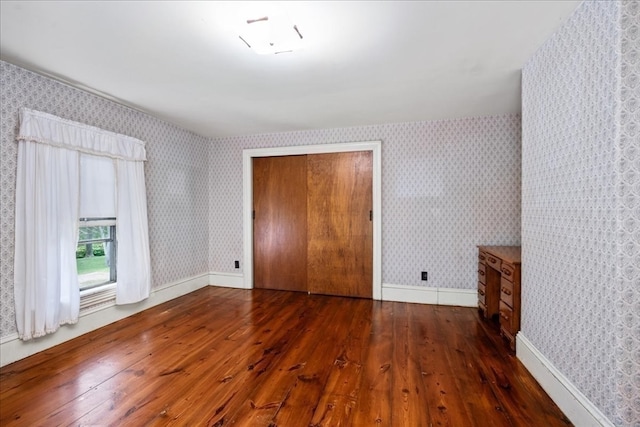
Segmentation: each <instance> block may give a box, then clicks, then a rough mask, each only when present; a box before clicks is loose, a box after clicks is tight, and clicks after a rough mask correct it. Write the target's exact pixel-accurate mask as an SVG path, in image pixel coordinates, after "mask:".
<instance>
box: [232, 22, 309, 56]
mask: <svg viewBox="0 0 640 427" xmlns="http://www.w3.org/2000/svg"><path fill="white" fill-rule="evenodd" d="M239 37H240V40H242V41H243V42H244V43H245V44H246V45H247V46H248V47H249V48H251V49H253V50H254V51H255V52H256V53H258V54H261V55H266V54H270V53H285V52H292V51H294V50H298V49H300V48H302V45H303V43H302V40H303V38H302V33H301V32H300V30H299V29H298V27H297V26H296V25H295V24H294V23H293V22H292V21H291V19H289V17H288V16H287V15H285V14H275V15H269V16H263V17H261V18H257V19H247V20H246V24H243V26H242V30H241V31H240V36H239Z"/></svg>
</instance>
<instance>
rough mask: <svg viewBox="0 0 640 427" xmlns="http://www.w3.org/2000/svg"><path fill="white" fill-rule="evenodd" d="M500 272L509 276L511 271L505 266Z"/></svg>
mask: <svg viewBox="0 0 640 427" xmlns="http://www.w3.org/2000/svg"><path fill="white" fill-rule="evenodd" d="M502 273H503V274H504V275H505V276H511V271H510V270H507V269H506V268H503V269H502Z"/></svg>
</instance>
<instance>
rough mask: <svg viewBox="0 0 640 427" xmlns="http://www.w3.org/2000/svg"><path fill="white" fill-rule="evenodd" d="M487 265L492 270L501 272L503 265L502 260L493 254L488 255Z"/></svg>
mask: <svg viewBox="0 0 640 427" xmlns="http://www.w3.org/2000/svg"><path fill="white" fill-rule="evenodd" d="M487 265H488V266H490V267H491V268H493V269H495V270H498V271H500V266H501V265H502V260H501V259H500V258H498V257H495V256H493V255H491V254H487Z"/></svg>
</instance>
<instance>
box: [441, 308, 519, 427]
mask: <svg viewBox="0 0 640 427" xmlns="http://www.w3.org/2000/svg"><path fill="white" fill-rule="evenodd" d="M433 310H434V311H435V312H436V315H435V316H434V318H433V327H434V329H437V330H439V331H447V341H446V342H447V345H445V346H442V348H441V350H442V353H441V354H442V358H441V360H442V362H443V363H445V364H446V368H445V371H446V372H448V373H449V374H448V375H447V377H448V378H449V380H450V383H451V389H450V391H451V392H453V391H454V390H455V403H456V404H457V405H458V407H456V408H451V406H449V409H453V410H449V414H450V415H455V416H459V415H461V414H462V415H466V417H467V418H466V419H465V420H464V425H469V426H482V425H483V423H484V418H485V417H486V415H487V414H492V416H491V419H492V423H493V425H495V426H496V427H507V426H511V425H512V422H511V420H510V417H509V415H508V414H506V413H505V412H504V411H503V409H502V407H501V403H500V401H499V399H497V397H496V396H495V394H494V391H493V388H492V385H491V383H490V380H488V379H487V378H489V377H488V375H487V372H486V370H485V369H484V365H483V364H482V363H481V362H480V360H479V358H478V357H477V356H478V355H477V353H476V352H475V347H470V346H469V345H468V344H469V342H470V341H468V338H470V337H472V336H473V334H472V332H471V330H467V331H465V330H464V328H456V327H451V325H452V324H457V323H455V320H454V316H455V310H457V308H452V307H447V308H446V309H445V310H441V309H440V307H434V308H433ZM474 342H475V341H474ZM453 373H455V374H453ZM451 394H452V395H453V393H451ZM450 397H452V396H450ZM453 402H454V400H453V399H449V405H451V403H453ZM460 422H462V420H460V421H453V422H452V424H451V425H460V424H459V423H460Z"/></svg>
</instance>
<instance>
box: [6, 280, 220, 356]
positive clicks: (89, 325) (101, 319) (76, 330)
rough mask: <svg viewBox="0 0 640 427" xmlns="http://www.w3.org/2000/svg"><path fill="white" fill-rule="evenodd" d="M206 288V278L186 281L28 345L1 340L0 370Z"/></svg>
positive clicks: (85, 316)
mask: <svg viewBox="0 0 640 427" xmlns="http://www.w3.org/2000/svg"><path fill="white" fill-rule="evenodd" d="M208 284H209V275H208V274H201V275H199V276H194V277H189V278H186V279H183V280H179V281H176V282H173V283H169V284H166V285H164V286H162V287H160V288H156V289H153V290H151V295H150V296H149V298H147V299H146V300H144V301H142V302H139V303H137V304H127V305H107V306H104V307H100V308H99V309H96V310H92V311H90V312H87V313H83V314H81V316H80V320H79V321H78V323H76V324H75V325H64V326H61V327H60V329H58V330H57V331H56V332H55V333H53V334H50V335H45V336H44V337H41V338H35V339H32V340H29V341H22V340H20V339H18V335H17V334H12V335H10V336H6V337H3V339H2V341H1V342H0V366H5V365H7V364H9V363H13V362H15V361H17V360H20V359H24V358H25V357H28V356H31V355H33V354H36V353H39V352H41V351H43V350H46V349H48V348H51V347H53V346H56V345H58V344H61V343H63V342H65V341H68V340H71V339H73V338H77V337H79V336H80V335H83V334H86V333H87V332H91V331H93V330H96V329H98V328H101V327H103V326H106V325H108V324H110V323H113V322H116V321H118V320H121V319H124V318H125V317H128V316H131V315H132V314H136V313H138V312H140V311H143V310H146V309H148V308H151V307H153V306H155V305H158V304H162V303H163V302H167V301H170V300H172V299H174V298H178V297H180V296H182V295H186V294H188V293H190V292H193V291H195V290H197V289H200V288H203V287H205V286H207V285H208Z"/></svg>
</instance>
